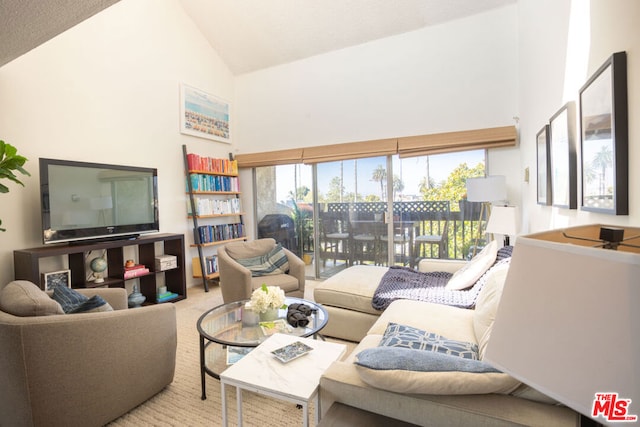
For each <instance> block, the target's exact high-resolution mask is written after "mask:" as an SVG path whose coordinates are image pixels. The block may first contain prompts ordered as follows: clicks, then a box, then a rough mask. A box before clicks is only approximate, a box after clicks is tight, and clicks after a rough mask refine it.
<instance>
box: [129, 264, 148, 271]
mask: <svg viewBox="0 0 640 427" xmlns="http://www.w3.org/2000/svg"><path fill="white" fill-rule="evenodd" d="M141 268H145V266H144V264H134V265H132V266H130V267H127V266H126V265H125V266H124V271H132V270H139V269H141Z"/></svg>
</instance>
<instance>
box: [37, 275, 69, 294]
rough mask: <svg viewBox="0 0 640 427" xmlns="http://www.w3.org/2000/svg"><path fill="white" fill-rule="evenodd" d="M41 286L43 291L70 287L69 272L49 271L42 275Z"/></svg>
mask: <svg viewBox="0 0 640 427" xmlns="http://www.w3.org/2000/svg"><path fill="white" fill-rule="evenodd" d="M42 286H43V287H44V290H45V291H52V290H53V289H54V288H55V287H56V286H66V287H68V288H70V287H71V270H59V271H50V272H48V273H42Z"/></svg>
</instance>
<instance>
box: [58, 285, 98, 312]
mask: <svg viewBox="0 0 640 427" xmlns="http://www.w3.org/2000/svg"><path fill="white" fill-rule="evenodd" d="M52 298H53V299H54V300H55V301H57V302H58V304H60V305H61V306H62V310H63V311H64V312H65V313H71V312H72V311H73V310H74V309H75V308H77V307H78V306H79V305H80V304H82V303H83V302H85V301H86V300H88V299H89V298H87V297H86V296H84V295H82V294H81V293H80V292H78V291H75V290H73V289H71V288H69V287H67V286H56V287H55V288H54V289H53V296H52Z"/></svg>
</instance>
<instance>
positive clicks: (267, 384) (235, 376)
mask: <svg viewBox="0 0 640 427" xmlns="http://www.w3.org/2000/svg"><path fill="white" fill-rule="evenodd" d="M295 341H301V342H303V343H305V344H307V345H308V346H309V347H312V348H313V350H312V351H310V352H309V353H308V354H306V355H304V356H301V357H299V358H297V359H294V360H292V361H290V362H288V363H282V362H280V361H279V360H278V359H276V358H275V357H274V356H273V355H272V354H271V351H272V350H275V349H277V348H280V347H283V346H285V345H287V344H291V343H293V342H295ZM346 349H347V346H346V345H344V344H336V343H330V342H326V341H320V340H314V339H311V338H300V337H297V336H292V335H286V334H274V335H273V336H272V337H270V338H269V339H267V340H266V341H265V342H263V343H262V344H260V345H259V346H258V347H256V348H255V349H254V350H253V351H252V352H251V353H249V354H248V355H246V356H245V357H243V358H242V359H241V360H240V361H238V362H236V363H235V364H233V365H231V366H230V367H229V368H228V369H226V370H225V371H224V372H222V373H221V374H220V386H221V391H222V425H223V426H227V402H226V395H225V386H226V385H232V386H235V387H236V399H237V406H238V426H239V427H240V426H242V390H249V391H252V392H255V393H258V394H263V395H266V396H271V397H275V398H277V399H282V400H286V401H289V402H293V403H295V404H298V405H301V406H302V409H303V425H304V426H305V427H307V426H308V425H309V402H310V401H311V399H315V409H316V410H315V420H316V424H317V423H318V422H319V418H320V399H319V396H318V385H319V384H320V376H322V374H323V373H324V371H325V370H326V369H327V368H328V367H329V365H331V363H333V362H334V361H336V360H338V359H340V357H342V355H343V354H344V353H345V351H346Z"/></svg>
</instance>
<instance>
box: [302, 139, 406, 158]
mask: <svg viewBox="0 0 640 427" xmlns="http://www.w3.org/2000/svg"><path fill="white" fill-rule="evenodd" d="M397 152H398V140H397V139H396V138H392V139H377V140H372V141H359V142H349V143H346V144H333V145H323V146H319V147H307V148H305V149H304V151H303V153H302V161H303V162H304V163H307V164H311V163H321V162H335V161H338V160H348V159H361V158H364V157H377V156H387V155H390V154H396V153H397Z"/></svg>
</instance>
